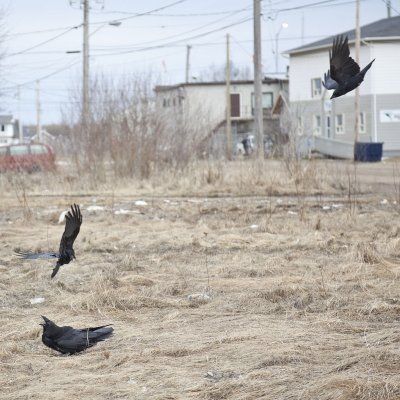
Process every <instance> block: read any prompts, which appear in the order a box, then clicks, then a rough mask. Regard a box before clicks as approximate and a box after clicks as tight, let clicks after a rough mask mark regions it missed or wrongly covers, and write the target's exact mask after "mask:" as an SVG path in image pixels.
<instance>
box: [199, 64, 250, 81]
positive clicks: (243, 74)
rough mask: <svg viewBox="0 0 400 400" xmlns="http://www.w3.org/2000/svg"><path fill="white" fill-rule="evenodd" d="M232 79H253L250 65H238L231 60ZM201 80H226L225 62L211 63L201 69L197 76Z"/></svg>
mask: <svg viewBox="0 0 400 400" xmlns="http://www.w3.org/2000/svg"><path fill="white" fill-rule="evenodd" d="M231 79H232V80H249V79H252V73H251V70H250V67H248V66H246V67H237V66H236V65H235V64H234V63H233V62H231ZM196 80H197V81H199V82H223V81H225V64H221V65H216V64H211V65H210V66H209V67H208V68H207V69H205V70H203V71H201V72H200V73H199V75H198V77H196Z"/></svg>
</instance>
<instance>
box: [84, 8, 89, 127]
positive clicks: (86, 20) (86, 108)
mask: <svg viewBox="0 0 400 400" xmlns="http://www.w3.org/2000/svg"><path fill="white" fill-rule="evenodd" d="M89 102H90V100H89V0H83V80H82V124H83V131H84V133H85V135H87V133H88V128H89V116H90V115H89V112H90V111H89Z"/></svg>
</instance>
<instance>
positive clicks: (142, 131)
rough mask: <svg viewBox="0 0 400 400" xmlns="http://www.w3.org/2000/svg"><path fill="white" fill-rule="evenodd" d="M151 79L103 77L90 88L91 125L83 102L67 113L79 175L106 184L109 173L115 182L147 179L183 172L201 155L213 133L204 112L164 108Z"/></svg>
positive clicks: (71, 146) (179, 107) (141, 77)
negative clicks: (87, 123)
mask: <svg viewBox="0 0 400 400" xmlns="http://www.w3.org/2000/svg"><path fill="white" fill-rule="evenodd" d="M153 84H154V82H153V81H152V79H151V77H150V76H147V77H143V76H134V77H129V78H128V77H124V78H122V79H121V80H120V81H113V80H111V79H108V80H107V79H105V78H102V77H98V78H96V79H95V80H94V81H93V82H92V84H91V113H90V114H91V118H90V126H89V127H88V128H87V129H86V130H84V129H83V127H82V124H80V123H79V121H80V114H81V108H80V102H79V98H78V97H77V96H75V98H76V99H78V101H75V102H72V104H75V106H74V108H73V109H72V110H68V112H67V114H68V115H69V118H70V120H72V121H75V123H71V124H70V125H71V135H70V143H71V145H70V148H71V151H72V153H73V156H74V162H75V164H76V165H77V168H78V171H86V172H89V173H91V174H92V175H93V176H94V177H95V178H96V179H100V180H104V179H105V176H106V172H107V165H109V166H110V167H109V168H108V169H109V170H110V171H112V173H113V174H114V176H116V177H137V178H140V179H146V178H149V177H150V176H152V175H153V174H154V173H155V172H157V171H162V170H164V169H165V168H172V169H182V168H184V167H185V166H187V165H188V163H189V162H190V161H191V160H192V159H194V158H195V157H196V156H197V155H199V153H200V151H201V145H202V141H203V140H204V138H205V137H206V136H207V134H208V132H209V130H210V129H209V123H208V121H207V118H205V117H203V115H205V114H203V113H202V112H201V111H200V110H198V109H196V110H194V109H189V108H186V109H185V112H183V110H182V107H181V106H180V105H179V106H178V105H176V106H174V107H168V108H165V107H163V104H159V103H158V102H157V101H156V98H155V96H154V94H153V89H152V88H153Z"/></svg>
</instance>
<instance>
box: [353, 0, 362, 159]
mask: <svg viewBox="0 0 400 400" xmlns="http://www.w3.org/2000/svg"><path fill="white" fill-rule="evenodd" d="M360 37H361V31H360V0H356V40H355V49H356V52H355V55H356V57H355V58H356V60H355V61H356V63H357V64H358V65H360ZM359 120H360V90H359V88H357V89H356V90H355V93H354V156H355V149H356V143H357V142H358V134H359Z"/></svg>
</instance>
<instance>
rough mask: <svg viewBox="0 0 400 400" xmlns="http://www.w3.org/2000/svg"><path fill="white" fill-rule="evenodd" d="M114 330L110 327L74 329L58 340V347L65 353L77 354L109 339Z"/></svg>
mask: <svg viewBox="0 0 400 400" xmlns="http://www.w3.org/2000/svg"><path fill="white" fill-rule="evenodd" d="M112 333H113V328H110V327H108V325H105V326H101V327H98V328H87V329H79V330H78V329H73V330H71V331H69V332H67V333H66V334H65V335H63V336H62V337H60V338H59V339H57V347H59V348H60V349H62V351H63V352H65V353H76V352H79V351H82V350H85V349H86V348H88V347H91V346H93V345H95V344H96V343H97V342H100V341H103V340H105V339H107V338H109V337H110V336H111V335H112Z"/></svg>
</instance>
